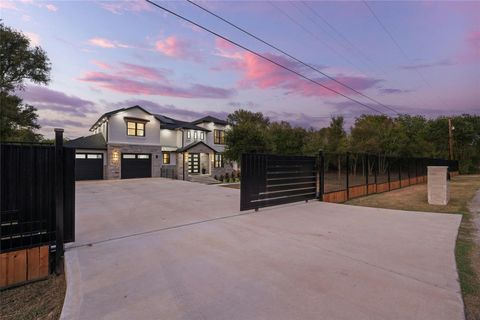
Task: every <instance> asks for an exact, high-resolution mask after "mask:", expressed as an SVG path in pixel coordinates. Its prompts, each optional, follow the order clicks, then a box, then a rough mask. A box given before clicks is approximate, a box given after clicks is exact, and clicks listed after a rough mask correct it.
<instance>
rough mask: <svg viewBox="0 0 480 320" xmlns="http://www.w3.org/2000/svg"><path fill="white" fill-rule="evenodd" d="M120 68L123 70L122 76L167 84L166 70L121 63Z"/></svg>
mask: <svg viewBox="0 0 480 320" xmlns="http://www.w3.org/2000/svg"><path fill="white" fill-rule="evenodd" d="M122 66H123V68H124V70H123V71H122V73H123V75H127V76H131V77H139V78H144V79H148V80H158V81H165V82H168V80H167V78H166V77H165V74H166V73H167V72H168V71H166V70H158V69H155V68H151V67H145V66H140V65H137V64H131V63H126V62H124V63H122Z"/></svg>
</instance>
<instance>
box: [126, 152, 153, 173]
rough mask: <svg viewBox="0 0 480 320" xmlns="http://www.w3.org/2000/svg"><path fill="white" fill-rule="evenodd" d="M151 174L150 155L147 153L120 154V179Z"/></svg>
mask: <svg viewBox="0 0 480 320" xmlns="http://www.w3.org/2000/svg"><path fill="white" fill-rule="evenodd" d="M151 176H152V157H151V154H148V153H123V154H122V179H132V178H149V177H151Z"/></svg>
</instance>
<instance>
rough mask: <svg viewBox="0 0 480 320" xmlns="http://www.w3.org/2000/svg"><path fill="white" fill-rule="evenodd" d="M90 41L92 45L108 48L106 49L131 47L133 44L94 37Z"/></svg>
mask: <svg viewBox="0 0 480 320" xmlns="http://www.w3.org/2000/svg"><path fill="white" fill-rule="evenodd" d="M88 43H89V44H90V45H92V46H96V47H100V48H106V49H113V48H130V47H131V46H129V45H127V44H124V43H121V42H118V41H112V40H108V39H105V38H98V37H97V38H92V39H89V40H88Z"/></svg>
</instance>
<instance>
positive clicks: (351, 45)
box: [300, 1, 428, 104]
mask: <svg viewBox="0 0 480 320" xmlns="http://www.w3.org/2000/svg"><path fill="white" fill-rule="evenodd" d="M300 2H301V3H302V4H303V5H304V6H305V7H307V8H308V9H309V10H310V11H311V12H312V13H313V14H314V15H315V16H316V17H318V18H319V19H320V20H321V21H322V22H323V23H325V24H326V25H327V26H328V27H329V28H330V29H331V30H333V32H334V33H335V34H336V35H337V36H338V37H340V38H341V39H343V40H344V41H345V42H346V43H347V44H348V45H349V46H350V47H351V48H352V49H353V50H354V51H356V52H357V53H358V54H359V55H360V56H362V57H363V59H364V61H365V62H367V63H368V65H369V66H370V67H373V68H376V69H377V70H380V72H381V73H382V74H383V75H385V76H390V75H389V74H387V72H386V71H385V69H384V68H382V67H381V66H380V65H378V64H375V63H374V62H373V61H372V60H371V59H370V58H369V57H368V55H367V54H365V53H364V52H363V51H362V50H361V49H360V48H358V47H357V46H355V45H354V44H353V43H352V42H351V41H350V40H349V39H348V38H347V37H346V36H345V35H344V34H343V33H342V32H340V31H339V30H338V29H337V28H335V26H333V25H332V24H331V23H330V22H329V21H328V20H327V19H326V18H325V17H324V16H322V15H321V14H320V13H319V12H318V11H317V10H316V9H315V8H314V7H313V6H311V5H310V4H308V3H307V2H305V1H300ZM370 70H371V69H370ZM394 83H395V84H396V85H397V86H399V84H398V82H397V81H395V80H394ZM400 87H401V85H400ZM417 98H420V100H421V101H422V103H424V104H428V101H427V103H425V102H426V100H425V99H424V97H422V96H417Z"/></svg>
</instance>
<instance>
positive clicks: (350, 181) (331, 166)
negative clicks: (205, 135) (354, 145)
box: [240, 152, 458, 210]
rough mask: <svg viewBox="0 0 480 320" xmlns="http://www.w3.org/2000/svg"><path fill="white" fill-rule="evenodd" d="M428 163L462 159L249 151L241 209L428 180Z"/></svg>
mask: <svg viewBox="0 0 480 320" xmlns="http://www.w3.org/2000/svg"><path fill="white" fill-rule="evenodd" d="M428 166H448V167H449V171H450V172H458V161H456V160H444V159H427V158H400V157H387V156H382V155H371V154H353V153H347V154H334V153H323V152H320V153H319V155H318V157H317V158H315V157H306V156H280V155H270V154H244V155H243V156H242V170H241V175H242V179H241V181H242V182H241V187H240V188H241V193H240V199H241V200H240V210H249V209H258V208H261V207H267V206H273V205H277V204H284V203H290V202H295V201H302V200H308V199H313V198H314V197H315V194H316V195H317V197H318V199H320V200H325V201H334V202H343V201H346V200H348V199H351V198H354V197H358V196H363V195H367V194H371V193H380V192H386V191H390V190H394V189H398V188H402V187H405V186H409V185H411V184H416V183H423V182H426V175H427V167H428ZM327 195H328V196H327Z"/></svg>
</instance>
